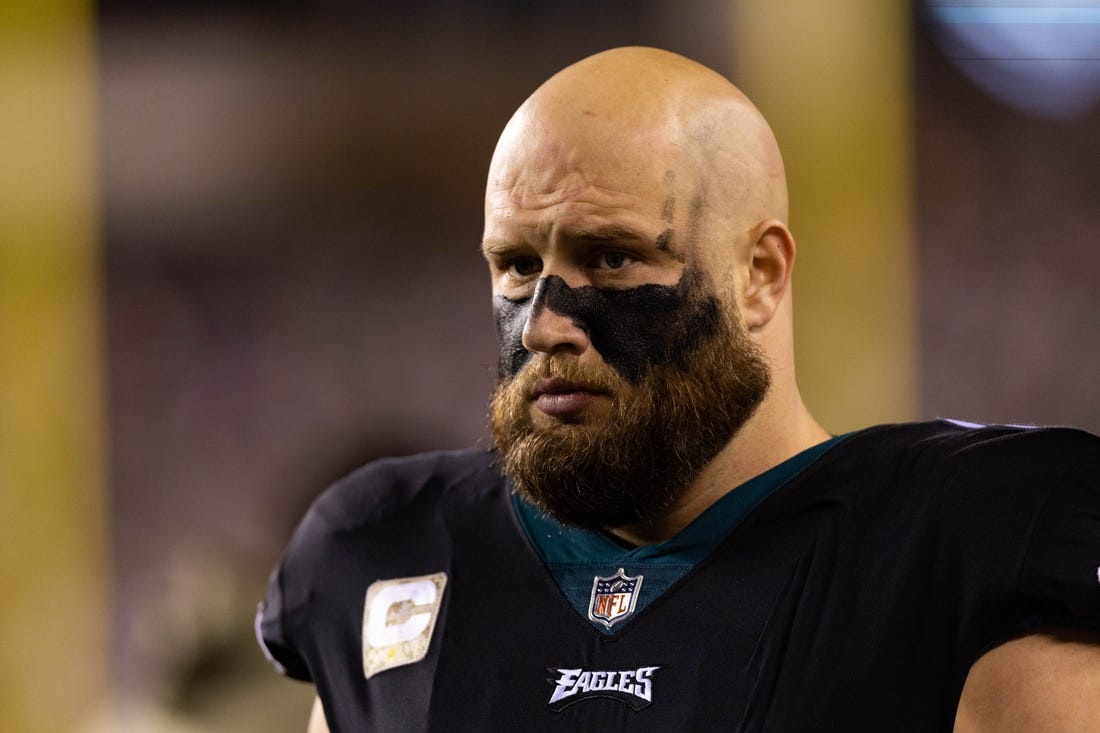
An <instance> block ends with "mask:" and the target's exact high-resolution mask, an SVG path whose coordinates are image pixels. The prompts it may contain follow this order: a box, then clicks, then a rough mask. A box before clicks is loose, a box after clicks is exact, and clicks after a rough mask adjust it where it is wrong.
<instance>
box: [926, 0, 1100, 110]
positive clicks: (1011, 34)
mask: <svg viewBox="0 0 1100 733" xmlns="http://www.w3.org/2000/svg"><path fill="white" fill-rule="evenodd" d="M925 5H926V8H927V10H928V18H929V21H930V22H931V24H932V26H933V30H934V32H935V36H936V38H937V40H938V42H939V44H940V46H941V47H942V48H943V51H944V53H945V55H946V56H948V57H949V58H951V59H952V60H953V61H954V62H955V64H956V65H957V66H958V67H959V69H960V70H961V71H962V72H963V73H964V74H966V75H967V76H968V77H969V78H970V79H971V80H972V81H973V82H974V83H976V84H977V85H979V86H980V87H982V88H983V89H985V90H986V91H987V92H989V93H990V94H992V95H993V96H995V97H997V98H998V99H1000V100H1001V101H1003V102H1005V103H1007V104H1009V105H1012V106H1013V107H1016V108H1017V109H1021V110H1025V111H1028V112H1032V113H1035V114H1039V115H1042V116H1046V117H1055V118H1072V117H1077V116H1079V115H1081V114H1084V113H1085V112H1087V111H1088V110H1090V109H1091V108H1092V107H1093V106H1094V105H1095V104H1096V101H1097V99H1098V98H1100V1H1097V0H1094V1H1093V2H1076V3H1073V2H1066V1H1065V0H1063V2H1043V1H1042V0H1032V1H1031V2H1014V3H1011V2H1006V1H1005V0H1001V2H989V1H988V0H986V1H985V2H983V1H982V0H971V1H970V2H967V3H963V2H936V1H935V0H926V2H925Z"/></svg>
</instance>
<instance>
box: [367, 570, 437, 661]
mask: <svg viewBox="0 0 1100 733" xmlns="http://www.w3.org/2000/svg"><path fill="white" fill-rule="evenodd" d="M446 586H447V574H446V573H435V574H434V575H421V576H418V577H415V578H397V579H394V580H379V581H377V582H374V583H371V585H370V587H369V588H367V600H366V603H365V604H364V606H363V673H364V674H365V675H366V676H367V678H368V679H369V678H370V677H372V676H374V675H376V674H378V673H379V672H382V671H384V670H387V669H391V668H393V667H400V666H402V665H404V664H412V663H413V662H419V661H420V660H421V659H423V658H424V657H425V655H427V653H428V645H429V644H430V643H431V640H432V631H434V630H435V620H436V617H437V616H438V615H439V606H440V604H441V603H442V602H443V589H444V588H445V587H446Z"/></svg>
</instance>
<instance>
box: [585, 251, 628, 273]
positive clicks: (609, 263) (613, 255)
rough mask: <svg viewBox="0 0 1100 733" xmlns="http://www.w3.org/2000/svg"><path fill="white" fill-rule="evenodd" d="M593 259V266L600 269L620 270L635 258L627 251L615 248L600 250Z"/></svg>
mask: <svg viewBox="0 0 1100 733" xmlns="http://www.w3.org/2000/svg"><path fill="white" fill-rule="evenodd" d="M593 259H594V261H593V263H592V264H593V267H595V268H597V269H600V270H618V269H621V268H623V267H626V266H627V265H629V264H630V263H631V262H633V261H634V258H633V257H631V256H630V255H628V254H626V253H625V252H619V251H617V250H613V249H611V250H606V251H604V252H599V253H597V254H596V256H595V258H593Z"/></svg>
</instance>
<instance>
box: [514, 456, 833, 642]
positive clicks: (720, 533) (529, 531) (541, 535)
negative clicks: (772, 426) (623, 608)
mask: <svg viewBox="0 0 1100 733" xmlns="http://www.w3.org/2000/svg"><path fill="white" fill-rule="evenodd" d="M845 437H847V436H846V435H841V436H837V437H834V438H832V439H831V440H827V441H825V442H824V443H819V444H818V445H815V446H813V447H812V448H807V449H806V450H804V451H802V452H801V453H799V454H797V455H795V456H793V457H791V458H789V459H787V460H786V461H784V462H783V463H780V464H779V465H778V466H774V467H773V468H771V469H769V470H767V471H765V472H764V473H762V474H760V475H759V476H756V477H754V478H751V479H749V480H748V481H746V482H745V483H743V484H741V485H740V486H738V487H737V488H735V489H734V490H732V491H729V492H727V493H726V495H725V496H723V497H722V498H721V499H719V500H718V501H716V502H714V504H712V505H711V506H710V507H709V508H708V509H707V510H706V511H704V512H703V513H702V514H700V515H699V516H698V517H696V518H695V520H694V521H693V522H692V523H691V524H689V525H688V526H687V527H685V528H684V529H683V530H681V531H680V532H679V533H678V534H677V535H676V536H674V537H671V538H669V539H668V540H666V541H664V542H659V543H657V544H653V545H643V546H641V547H629V546H625V545H623V544H622V543H620V542H618V541H616V540H615V539H613V538H612V537H611V536H610V535H607V534H605V533H602V532H593V531H589V530H586V529H580V528H577V527H569V526H566V525H563V524H560V523H559V522H558V521H557V520H555V519H552V518H550V517H548V516H546V515H544V514H542V513H541V512H540V511H539V510H538V509H536V508H535V506H534V505H533V504H531V503H530V502H528V501H526V500H525V499H521V498H520V497H519V496H518V495H513V497H512V503H513V506H514V508H515V512H516V516H517V517H518V519H519V523H520V525H521V526H522V527H523V531H524V532H525V533H526V535H527V539H528V540H529V541H530V543H531V545H532V546H533V547H534V548H535V551H536V552H538V554H539V557H541V558H542V560H543V562H544V563H546V567H547V568H548V569H549V570H550V573H551V575H553V576H554V580H556V581H557V583H558V586H559V587H560V588H561V590H562V592H563V593H564V594H565V596H566V598H567V599H568V600H569V602H570V604H571V605H572V606H573V607H574V608H575V609H576V610H577V612H578V613H580V614H581V616H583V617H584V618H586V619H588V603H589V599H590V597H591V594H592V586H593V582H594V580H595V577H596V576H597V575H600V576H611V575H614V574H615V571H616V570H617V569H618V568H623V569H624V571H625V572H626V574H627V575H630V576H636V575H642V576H643V577H644V581H643V583H642V585H641V587H640V588H639V598H638V599H637V604H636V606H635V607H634V612H635V613H636V612H637V611H640V610H641V609H642V608H644V607H645V606H646V605H648V604H649V603H650V602H651V601H653V600H654V599H656V598H657V597H659V596H660V595H661V594H662V593H663V592H664V591H665V590H667V589H668V588H669V587H670V586H671V585H672V584H673V583H675V582H676V581H677V580H679V579H680V578H681V577H683V576H684V574H685V573H687V571H688V570H690V569H691V568H692V567H694V566H695V564H696V563H698V562H699V561H700V560H702V559H703V558H705V557H706V556H707V555H709V554H710V552H711V551H712V550H714V548H715V547H717V546H718V544H719V543H720V542H722V540H724V539H725V538H726V537H727V536H728V535H729V533H730V532H731V531H732V530H733V528H734V527H736V526H737V525H738V524H739V523H740V522H741V520H742V519H744V518H745V516H746V515H747V514H748V513H749V512H750V511H752V509H753V508H754V507H755V506H756V505H757V504H759V503H760V502H761V501H762V500H763V499H765V498H766V497H767V496H768V495H770V494H771V493H773V492H774V491H775V490H776V489H778V488H779V487H781V486H783V485H784V484H785V483H787V482H788V481H790V480H791V479H792V478H794V477H795V476H797V475H798V474H799V473H801V472H802V471H803V470H805V469H806V468H807V467H808V466H810V465H811V464H812V463H813V462H814V461H816V460H817V459H818V458H820V457H821V456H823V455H824V454H825V452H826V451H828V450H829V449H830V448H832V447H833V446H834V445H836V444H837V443H839V442H840V441H841V440H843V439H844V438H845ZM625 621H626V619H624V623H625ZM593 625H595V626H596V627H597V628H599V629H600V630H601V631H603V632H605V633H608V634H611V633H614V632H615V631H618V630H619V629H620V628H621V625H620V624H615V626H614V627H613V630H612V629H611V628H606V627H604V626H602V625H600V624H597V623H595V622H593Z"/></svg>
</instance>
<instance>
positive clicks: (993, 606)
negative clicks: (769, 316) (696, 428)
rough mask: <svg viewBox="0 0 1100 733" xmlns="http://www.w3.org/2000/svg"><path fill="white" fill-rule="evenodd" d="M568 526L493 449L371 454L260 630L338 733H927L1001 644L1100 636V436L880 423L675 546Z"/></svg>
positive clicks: (312, 515)
mask: <svg viewBox="0 0 1100 733" xmlns="http://www.w3.org/2000/svg"><path fill="white" fill-rule="evenodd" d="M738 495H740V497H741V498H739V499H736V500H735V499H734V498H733V497H737V496H738ZM517 509H518V510H517ZM547 521H548V520H545V518H542V519H539V518H537V517H533V514H532V513H531V512H529V511H527V510H526V509H525V508H524V507H523V506H522V505H519V506H518V508H517V505H516V504H515V503H514V500H513V497H512V495H511V492H510V491H509V486H508V483H507V481H506V479H504V478H503V477H502V476H501V475H500V473H499V472H498V470H497V468H496V467H495V466H494V459H493V456H492V454H490V453H487V452H485V451H465V452H451V453H433V454H425V455H420V456H413V457H411V458H404V459H390V460H384V461H379V462H377V463H374V464H371V465H369V466H367V467H365V468H363V469H360V470H359V471H357V472H355V473H354V474H352V475H351V476H349V477H348V478H346V479H344V480H343V481H341V482H339V483H337V484H336V485H334V486H333V487H332V488H330V489H329V490H328V491H326V492H325V493H324V494H323V495H322V496H321V497H320V498H319V499H318V500H317V501H316V502H315V503H314V505H313V507H312V508H311V509H310V511H309V513H308V514H307V515H306V517H305V519H304V520H303V521H302V523H301V525H300V526H299V528H298V530H297V532H296V533H295V535H294V538H293V540H292V541H291V544H290V546H289V548H288V550H287V552H286V555H285V556H284V558H283V560H282V563H281V564H280V565H279V567H278V568H277V569H276V571H275V573H273V575H272V578H271V583H270V588H269V591H268V595H267V598H266V599H265V601H264V603H263V604H261V610H260V613H259V615H258V617H257V627H258V628H257V630H258V633H259V634H260V637H261V641H262V643H263V644H264V646H265V649H266V650H267V651H268V654H269V656H270V657H271V658H272V661H273V662H274V663H275V664H276V665H277V666H278V667H279V668H280V669H281V670H282V671H284V672H285V673H286V674H288V675H290V676H292V677H295V678H298V679H303V680H312V681H313V682H314V683H315V684H316V686H317V690H318V694H319V696H320V697H321V700H322V702H323V704H324V708H325V713H326V717H327V719H328V723H329V726H330V729H331V730H332V731H333V733H339V732H344V733H348V732H360V731H403V730H433V731H466V730H469V731H505V730H512V729H514V728H517V727H519V728H521V729H523V730H527V731H541V730H554V731H566V730H568V731H611V730H625V729H629V730H632V731H670V730H703V731H711V730H731V731H758V730H767V731H806V730H815V731H821V730H838V731H854V730H860V731H863V730H868V731H870V730H875V731H879V730H891V731H898V730H914V731H929V730H950V729H951V727H952V723H953V720H954V715H955V709H956V706H957V704H958V700H959V695H960V692H961V690H962V685H963V682H964V681H965V679H966V675H967V672H968V671H969V669H970V666H971V664H972V663H973V662H974V661H975V660H976V659H977V658H978V657H979V656H980V655H981V654H982V653H983V652H984V651H986V650H987V649H989V648H991V647H993V646H995V645H997V644H998V643H1000V642H1003V641H1005V640H1007V639H1009V638H1011V637H1013V636H1016V635H1020V634H1022V633H1026V632H1027V631H1028V630H1031V629H1037V628H1042V627H1081V628H1100V576H1098V572H1100V571H1098V565H1100V440H1098V439H1097V438H1096V437H1094V436H1091V435H1089V434H1087V433H1083V432H1079V431H1074V430H1066V429H1021V428H1013V427H974V426H964V425H960V424H956V423H951V422H947V421H937V422H933V423H922V424H912V425H898V426H881V427H876V428H871V429H868V430H865V431H862V432H859V433H855V434H852V435H850V436H846V437H844V438H843V439H840V440H837V441H833V442H832V443H830V444H827V445H825V446H821V447H818V448H817V449H811V451H810V452H808V453H806V454H804V455H802V456H799V457H796V458H795V459H792V460H791V461H789V462H787V463H785V464H781V465H780V466H779V467H776V468H775V469H772V471H769V472H768V473H766V474H764V476H762V477H758V478H757V479H754V480H753V481H752V482H749V483H748V484H745V485H743V486H741V487H738V488H737V489H735V490H733V491H732V492H730V493H729V494H728V495H727V498H725V499H723V500H722V501H720V502H719V503H718V504H716V505H715V506H714V507H712V508H711V509H709V510H708V511H707V512H704V514H703V515H701V516H700V517H699V519H697V520H696V522H695V523H693V525H691V526H690V527H689V528H687V529H686V530H685V531H684V533H681V534H682V535H684V536H686V537H688V538H689V541H679V542H678V538H673V540H670V545H669V547H670V548H671V549H668V550H667V551H665V550H663V549H662V548H661V547H660V546H654V547H651V548H649V549H646V548H638V549H632V548H628V547H622V546H619V545H616V544H615V543H613V542H611V541H610V540H608V539H607V538H606V537H602V536H600V535H598V534H592V533H588V534H590V535H592V536H591V537H589V538H587V539H586V538H585V537H583V536H582V535H583V533H582V534H577V533H578V532H580V530H570V529H566V528H559V529H560V530H561V531H560V532H557V531H555V530H554V529H553V527H554V526H556V525H554V524H546V522H547ZM700 527H701V528H702V529H701V530H699V529H698V528H700ZM680 539H681V540H682V538H680ZM600 543H603V544H602V545H601V544H600ZM662 544H663V543H662ZM601 547H602V549H601ZM589 555H590V556H589ZM588 560H591V562H590V563H589V562H587V561H588ZM586 563H587V564H586ZM662 565H663V566H664V567H662ZM673 566H675V567H673ZM578 578H580V580H578Z"/></svg>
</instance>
